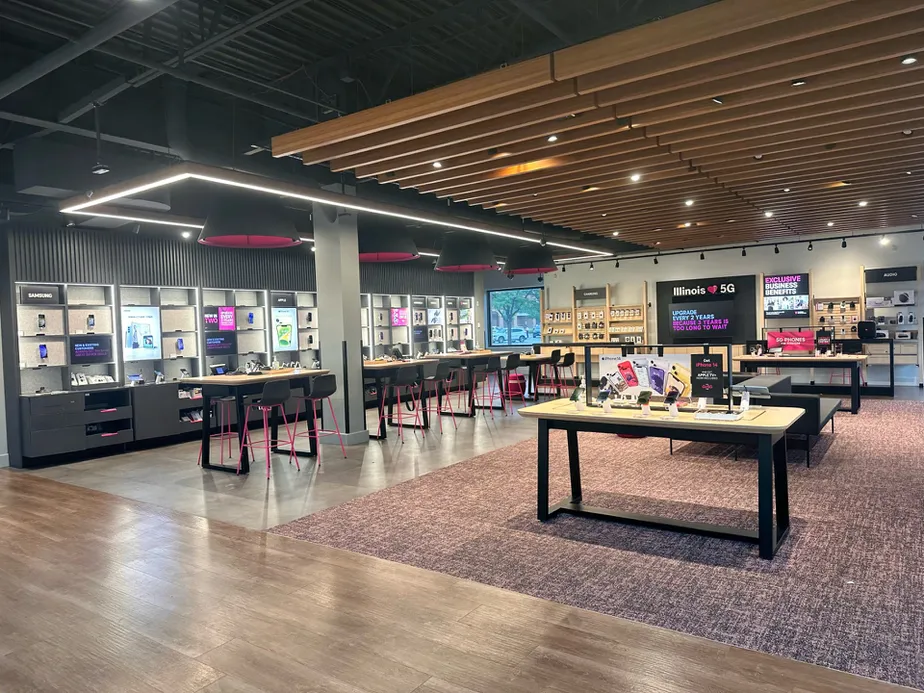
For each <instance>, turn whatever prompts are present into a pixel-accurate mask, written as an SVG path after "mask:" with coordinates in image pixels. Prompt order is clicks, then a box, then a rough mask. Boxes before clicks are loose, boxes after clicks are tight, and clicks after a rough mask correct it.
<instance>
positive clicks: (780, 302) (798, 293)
mask: <svg viewBox="0 0 924 693" xmlns="http://www.w3.org/2000/svg"><path fill="white" fill-rule="evenodd" d="M808 314H809V276H808V274H773V275H770V274H768V275H765V276H764V317H767V318H806V317H808Z"/></svg>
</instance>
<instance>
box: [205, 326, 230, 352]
mask: <svg viewBox="0 0 924 693" xmlns="http://www.w3.org/2000/svg"><path fill="white" fill-rule="evenodd" d="M236 353H237V334H235V333H234V332H206V333H205V355H206V356H227V355H229V354H236Z"/></svg>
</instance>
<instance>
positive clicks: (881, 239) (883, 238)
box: [879, 236, 889, 245]
mask: <svg viewBox="0 0 924 693" xmlns="http://www.w3.org/2000/svg"><path fill="white" fill-rule="evenodd" d="M879 245H889V237H888V236H880V237H879Z"/></svg>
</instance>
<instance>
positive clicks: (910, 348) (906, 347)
mask: <svg viewBox="0 0 924 693" xmlns="http://www.w3.org/2000/svg"><path fill="white" fill-rule="evenodd" d="M895 353H896V354H905V355H908V354H911V355H913V356H917V354H918V345H917V344H904V343H902V342H899V343H897V344H896V345H895Z"/></svg>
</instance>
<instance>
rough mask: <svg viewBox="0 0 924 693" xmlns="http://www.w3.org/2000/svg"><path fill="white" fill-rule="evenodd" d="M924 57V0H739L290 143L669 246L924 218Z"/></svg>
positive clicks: (437, 190) (344, 165)
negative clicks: (923, 162) (912, 59)
mask: <svg viewBox="0 0 924 693" xmlns="http://www.w3.org/2000/svg"><path fill="white" fill-rule="evenodd" d="M915 55H917V56H918V57H919V60H918V61H917V62H909V61H905V60H904V59H905V58H906V57H908V56H915ZM906 63H907V64H906ZM922 67H924V0H773V2H766V0H724V1H723V2H719V3H715V4H712V5H708V6H706V7H703V8H701V9H698V10H694V11H691V12H687V13H684V14H680V15H676V16H674V17H670V18H668V19H665V20H661V21H658V22H654V23H652V24H648V25H645V26H641V27H637V28H635V29H631V30H629V31H625V32H622V33H619V34H615V35H612V36H608V37H604V38H601V39H597V40H595V41H590V42H588V43H584V44H580V45H577V46H573V47H571V48H567V49H564V50H562V51H558V52H557V53H554V54H552V55H549V56H545V57H543V58H537V59H534V60H531V61H528V62H526V63H522V64H520V65H514V66H511V67H508V68H506V69H503V70H498V71H495V72H491V73H487V74H484V75H479V76H478V77H474V78H471V79H469V80H464V81H461V82H456V83H454V84H450V85H447V86H446V87H441V88H439V89H434V90H432V91H429V92H424V93H421V94H417V95H415V96H412V97H409V98H407V99H402V100H400V101H395V102H393V103H390V104H385V105H383V106H380V107H378V108H373V109H369V110H367V111H363V112H360V113H356V114H353V115H348V116H344V117H342V118H339V119H337V120H332V121H327V122H325V123H321V124H318V125H315V126H312V127H309V128H305V129H303V130H298V131H296V132H292V133H288V134H286V135H283V136H280V137H277V138H276V139H274V141H273V154H274V155H275V156H285V155H289V154H293V153H300V154H301V155H302V157H303V159H304V162H305V163H306V164H316V163H321V162H328V163H329V164H330V167H331V168H332V169H333V170H334V171H347V170H351V171H353V172H355V174H356V175H357V176H358V177H359V178H373V177H374V178H376V179H378V181H379V182H381V183H392V184H395V185H398V186H400V187H402V188H413V189H416V190H418V191H420V192H422V193H432V194H434V195H436V196H438V197H441V198H450V199H452V200H455V201H459V202H467V203H468V204H470V205H473V206H476V205H477V206H481V207H484V208H486V209H494V210H496V212H497V213H499V214H510V215H516V216H520V217H523V218H526V219H532V220H535V221H538V222H545V223H550V224H557V225H559V226H562V227H566V228H571V229H574V230H577V231H581V232H586V233H590V234H595V235H599V236H601V237H603V236H610V237H611V236H612V235H613V234H614V233H618V235H619V238H620V240H624V241H629V242H633V243H639V244H642V245H647V246H651V247H656V248H660V249H665V250H668V249H672V248H682V247H694V246H700V245H714V244H721V245H729V244H737V243H741V244H746V243H749V242H755V241H767V240H772V239H775V238H785V237H788V236H792V235H797V234H798V235H802V234H807V235H810V234H813V233H831V232H843V233H844V234H845V235H846V234H849V233H850V232H851V231H859V230H868V229H871V228H879V227H888V226H904V225H909V224H914V223H918V219H919V217H920V219H921V220H922V221H924V203H921V202H920V200H921V195H922V193H924V165H922V161H924V69H922ZM550 140H551V141H550ZM437 163H438V166H437V165H436V164H437ZM688 202H692V204H689V205H688ZM861 203H862V204H861Z"/></svg>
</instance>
